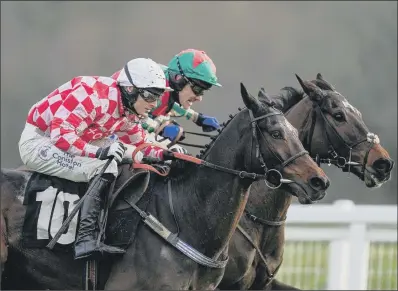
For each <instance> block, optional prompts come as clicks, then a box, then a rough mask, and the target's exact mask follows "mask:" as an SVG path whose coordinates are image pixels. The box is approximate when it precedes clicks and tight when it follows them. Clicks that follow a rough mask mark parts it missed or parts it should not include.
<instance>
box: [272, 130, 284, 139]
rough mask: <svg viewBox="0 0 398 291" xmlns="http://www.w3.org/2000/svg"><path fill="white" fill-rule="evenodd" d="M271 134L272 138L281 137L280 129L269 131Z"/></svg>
mask: <svg viewBox="0 0 398 291" xmlns="http://www.w3.org/2000/svg"><path fill="white" fill-rule="evenodd" d="M271 136H272V137H273V138H275V139H281V138H282V134H281V133H280V131H277V130H275V131H273V132H271Z"/></svg>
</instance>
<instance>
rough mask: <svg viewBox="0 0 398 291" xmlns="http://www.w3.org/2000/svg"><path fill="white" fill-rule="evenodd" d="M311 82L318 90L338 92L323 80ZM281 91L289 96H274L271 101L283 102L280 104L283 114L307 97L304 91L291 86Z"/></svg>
mask: <svg viewBox="0 0 398 291" xmlns="http://www.w3.org/2000/svg"><path fill="white" fill-rule="evenodd" d="M310 82H311V83H313V84H315V85H316V86H317V87H318V88H320V89H322V90H325V91H336V89H335V88H334V87H333V86H332V85H331V84H329V83H328V82H326V81H324V80H322V79H315V80H311V81H310ZM280 91H286V92H287V94H286V95H281V93H279V94H274V95H271V99H273V100H274V101H275V102H276V103H278V100H282V101H283V104H280V105H281V107H282V108H281V109H282V111H283V113H286V112H288V111H289V110H290V109H291V108H292V107H294V106H295V105H297V104H298V103H299V102H300V101H301V100H303V99H304V98H305V97H306V96H307V95H306V94H305V92H304V91H303V90H301V89H296V88H294V87H291V86H286V87H283V88H282V89H281V90H280Z"/></svg>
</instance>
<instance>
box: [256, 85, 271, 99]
mask: <svg viewBox="0 0 398 291" xmlns="http://www.w3.org/2000/svg"><path fill="white" fill-rule="evenodd" d="M258 98H259V99H260V100H261V99H262V100H264V101H265V102H266V103H271V97H270V96H269V95H268V93H267V91H265V89H264V87H261V88H260V91H258Z"/></svg>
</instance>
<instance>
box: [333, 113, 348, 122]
mask: <svg viewBox="0 0 398 291" xmlns="http://www.w3.org/2000/svg"><path fill="white" fill-rule="evenodd" d="M333 118H334V119H335V120H336V121H339V122H341V121H345V117H344V114H343V113H341V112H338V113H335V114H333Z"/></svg>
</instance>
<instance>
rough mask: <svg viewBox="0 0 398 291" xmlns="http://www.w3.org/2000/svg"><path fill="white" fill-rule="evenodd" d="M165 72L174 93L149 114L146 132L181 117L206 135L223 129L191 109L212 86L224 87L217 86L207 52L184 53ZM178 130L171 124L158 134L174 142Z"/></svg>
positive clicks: (114, 75)
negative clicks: (195, 125) (192, 123)
mask: <svg viewBox="0 0 398 291" xmlns="http://www.w3.org/2000/svg"><path fill="white" fill-rule="evenodd" d="M163 70H164V72H165V75H166V79H167V85H168V86H170V87H171V88H172V89H173V91H172V92H165V93H164V94H163V95H162V97H161V98H160V99H159V101H158V103H157V106H156V107H155V108H154V109H153V110H151V112H150V113H149V118H146V119H145V120H144V121H143V125H142V126H143V128H145V129H146V130H147V131H148V133H150V134H151V133H153V132H156V131H157V130H158V129H159V127H160V126H161V125H162V123H163V122H165V121H167V120H169V119H170V117H182V116H185V117H186V119H188V120H192V121H193V122H194V123H195V124H197V125H198V126H201V127H202V129H203V131H205V132H210V131H214V130H217V129H218V128H220V124H219V123H218V121H217V119H216V118H214V117H211V116H207V115H204V114H202V113H197V112H195V111H194V110H192V109H191V106H192V104H193V103H195V102H200V101H202V97H203V94H204V93H205V92H206V91H207V90H210V88H211V87H212V86H218V87H221V85H220V84H219V83H218V82H217V77H216V67H215V65H214V63H213V61H212V60H211V59H210V57H209V56H208V55H207V54H206V53H205V52H204V51H200V50H196V49H187V50H183V51H181V52H180V53H178V54H177V55H175V56H174V57H173V58H172V59H171V60H170V62H169V63H168V66H167V67H166V66H163ZM119 73H120V72H116V73H114V74H113V75H112V78H115V79H116V78H117V77H118V75H119ZM179 127H180V126H179V125H178V124H177V123H176V122H173V123H170V124H168V125H166V126H164V127H163V129H162V130H161V131H160V132H159V134H160V135H161V136H163V137H165V138H168V139H169V140H170V141H174V140H175V139H176V138H177V136H178V134H179V131H180V128H179ZM152 141H154V140H152Z"/></svg>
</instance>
